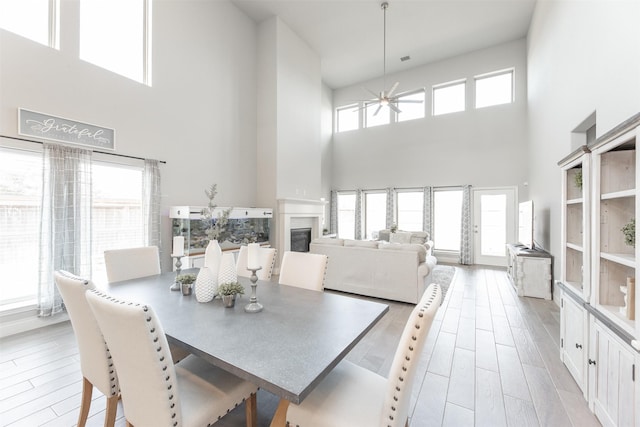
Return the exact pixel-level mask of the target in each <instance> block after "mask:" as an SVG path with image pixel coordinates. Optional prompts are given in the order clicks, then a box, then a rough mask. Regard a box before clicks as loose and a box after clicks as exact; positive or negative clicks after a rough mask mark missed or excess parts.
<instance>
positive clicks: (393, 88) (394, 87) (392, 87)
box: [387, 82, 400, 98]
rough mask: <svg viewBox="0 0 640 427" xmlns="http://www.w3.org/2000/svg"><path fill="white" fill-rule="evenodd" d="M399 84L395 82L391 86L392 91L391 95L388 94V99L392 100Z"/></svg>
mask: <svg viewBox="0 0 640 427" xmlns="http://www.w3.org/2000/svg"><path fill="white" fill-rule="evenodd" d="M399 84H400V82H395V83H394V84H393V86H391V89H389V93H387V98H391V95H393V92H394V91H395V90H396V89H397V88H398V85H399Z"/></svg>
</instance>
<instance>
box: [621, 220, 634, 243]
mask: <svg viewBox="0 0 640 427" xmlns="http://www.w3.org/2000/svg"><path fill="white" fill-rule="evenodd" d="M620 231H622V234H624V243H626V244H627V245H629V246H633V247H634V248H635V247H636V219H635V218H632V219H631V221H630V222H629V223H628V224H627V225H625V226H624V227H622V228H621V229H620Z"/></svg>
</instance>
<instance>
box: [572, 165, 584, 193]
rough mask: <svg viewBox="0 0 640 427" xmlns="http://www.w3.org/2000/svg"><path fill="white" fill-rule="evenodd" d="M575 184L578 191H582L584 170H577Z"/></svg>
mask: <svg viewBox="0 0 640 427" xmlns="http://www.w3.org/2000/svg"><path fill="white" fill-rule="evenodd" d="M573 182H574V184H575V185H576V187H577V188H578V190H580V191H582V169H579V170H577V171H576V174H575V175H573Z"/></svg>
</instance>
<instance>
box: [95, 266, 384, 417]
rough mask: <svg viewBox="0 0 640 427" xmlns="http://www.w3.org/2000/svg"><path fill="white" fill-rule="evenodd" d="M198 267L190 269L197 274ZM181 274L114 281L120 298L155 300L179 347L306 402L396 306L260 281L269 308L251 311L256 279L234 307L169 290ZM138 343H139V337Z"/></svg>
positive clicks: (167, 330) (115, 293)
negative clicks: (309, 395)
mask: <svg viewBox="0 0 640 427" xmlns="http://www.w3.org/2000/svg"><path fill="white" fill-rule="evenodd" d="M197 272H198V269H189V270H183V273H196V274H197ZM175 278H176V274H175V272H173V273H171V272H169V273H163V274H159V275H154V276H148V277H142V278H137V279H131V280H125V281H121V282H112V283H109V284H106V285H104V288H103V290H105V291H106V292H108V293H109V294H111V295H113V296H114V297H116V298H118V299H121V300H126V301H132V302H138V303H143V304H146V305H148V306H150V307H151V308H152V309H153V310H154V311H155V313H156V315H157V316H158V318H159V319H160V321H161V323H162V327H163V328H164V331H165V335H166V336H167V340H168V341H169V343H170V344H172V345H177V346H180V347H183V348H184V349H185V350H187V351H189V352H190V353H192V354H195V355H197V356H199V357H202V358H203V359H205V360H207V361H209V362H210V363H212V364H213V365H216V366H218V367H220V368H222V369H224V370H226V371H228V372H231V373H233V374H234V375H237V376H238V377H240V378H242V379H244V380H247V381H250V382H251V383H253V384H255V385H257V386H258V387H260V388H262V389H264V390H267V391H269V392H271V393H273V394H275V395H276V396H278V397H280V398H281V399H285V400H286V401H287V403H289V402H290V403H294V404H297V403H300V402H302V400H303V399H304V398H305V397H306V396H307V395H308V394H309V393H310V392H311V390H313V388H314V387H315V386H316V385H317V384H318V383H319V382H320V381H322V379H323V378H324V377H325V376H326V375H327V374H328V373H329V372H331V370H332V369H333V368H334V367H335V366H336V365H337V364H338V363H339V362H340V361H341V360H342V359H343V358H344V357H345V356H346V355H347V353H349V351H350V350H351V349H352V348H353V347H354V346H355V345H356V344H357V343H358V342H359V341H360V340H361V339H362V337H364V336H365V335H366V334H367V332H369V330H371V328H372V327H373V326H374V325H375V324H376V323H377V322H378V320H380V319H381V318H382V317H383V316H384V315H385V313H386V312H387V311H388V310H389V306H388V305H386V304H383V303H381V302H377V301H370V300H365V299H361V298H356V297H353V296H349V295H345V294H337V293H333V292H323V291H315V290H308V289H302V288H298V287H293V286H287V285H280V284H278V283H274V282H270V281H258V282H257V284H256V297H257V299H258V301H259V303H260V304H262V306H263V309H262V311H260V312H258V313H249V312H245V310H244V306H245V305H246V304H248V303H249V299H250V298H249V294H250V293H251V282H250V280H249V279H248V278H245V277H238V282H239V283H240V284H242V285H243V286H244V288H245V294H244V296H241V297H240V296H239V297H240V298H239V299H237V301H236V304H235V306H234V307H230V308H227V307H225V306H224V304H223V303H222V301H221V300H220V299H214V300H213V301H210V302H207V303H201V302H198V301H197V300H196V297H195V295H194V294H193V293H192V294H191V295H183V294H182V292H175V291H171V290H170V289H169V288H170V286H171V285H172V284H173V282H174V281H175ZM134 345H135V343H134Z"/></svg>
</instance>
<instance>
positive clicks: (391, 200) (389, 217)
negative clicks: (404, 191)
mask: <svg viewBox="0 0 640 427" xmlns="http://www.w3.org/2000/svg"><path fill="white" fill-rule="evenodd" d="M386 193H387V211H386V218H385V228H386V229H387V230H388V229H390V228H391V226H392V225H393V223H394V221H393V214H394V212H395V201H396V190H395V189H394V188H387V190H386Z"/></svg>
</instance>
